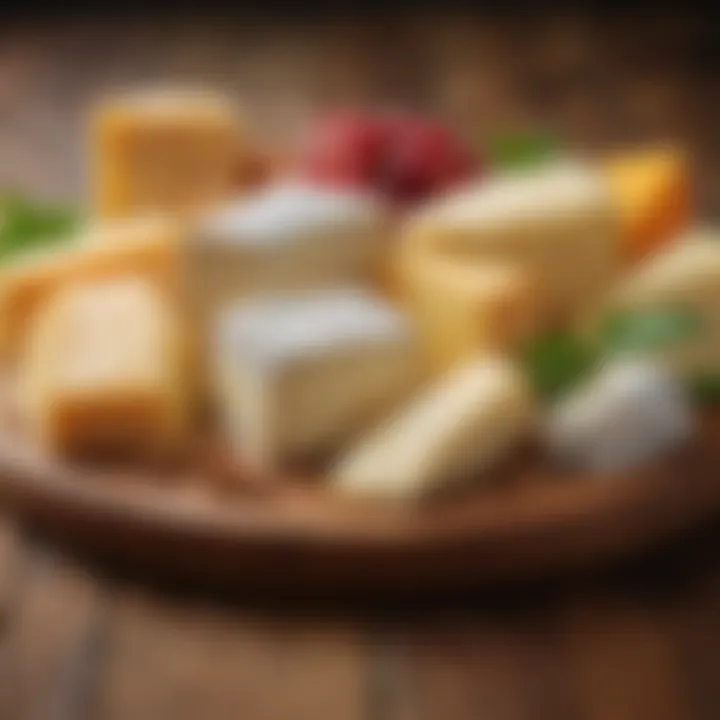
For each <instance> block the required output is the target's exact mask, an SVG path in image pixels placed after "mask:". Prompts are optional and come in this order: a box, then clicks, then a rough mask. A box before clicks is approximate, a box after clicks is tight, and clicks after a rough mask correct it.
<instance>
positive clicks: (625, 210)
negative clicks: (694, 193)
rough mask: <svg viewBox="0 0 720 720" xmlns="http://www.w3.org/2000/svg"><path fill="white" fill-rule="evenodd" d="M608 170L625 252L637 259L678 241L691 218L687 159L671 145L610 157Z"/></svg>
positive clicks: (605, 167)
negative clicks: (675, 240) (676, 239)
mask: <svg viewBox="0 0 720 720" xmlns="http://www.w3.org/2000/svg"><path fill="white" fill-rule="evenodd" d="M604 169H605V173H606V176H607V178H608V180H609V185H610V188H611V191H612V193H613V195H614V197H615V200H616V202H617V205H618V208H619V212H620V220H621V228H622V230H621V232H622V237H623V248H624V253H625V256H626V257H627V258H628V259H630V260H632V261H634V260H637V259H638V258H640V257H642V256H644V255H646V254H647V253H649V252H651V251H653V250H655V249H657V248H658V247H660V246H661V245H663V244H665V243H667V242H669V241H671V240H673V239H674V238H675V237H677V236H678V234H679V233H680V231H681V230H682V229H683V228H684V227H685V226H686V225H687V224H688V222H689V219H690V197H689V196H690V190H689V173H688V168H687V159H686V157H685V155H684V154H683V152H682V151H681V150H679V149H677V148H672V147H658V148H646V149H642V150H635V151H630V152H627V153H623V154H619V155H616V156H614V157H611V158H609V159H608V160H607V161H606V162H605V164H604Z"/></svg>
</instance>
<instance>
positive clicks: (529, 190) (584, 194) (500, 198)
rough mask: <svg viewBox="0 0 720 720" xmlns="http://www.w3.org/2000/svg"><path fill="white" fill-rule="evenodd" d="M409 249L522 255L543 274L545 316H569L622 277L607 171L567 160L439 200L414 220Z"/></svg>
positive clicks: (481, 257)
mask: <svg viewBox="0 0 720 720" xmlns="http://www.w3.org/2000/svg"><path fill="white" fill-rule="evenodd" d="M403 252H404V253H418V252H419V253H443V254H449V255H451V256H453V257H456V258H458V259H461V260H462V261H463V262H465V263H480V262H486V261H490V260H492V261H498V260H500V261H510V262H517V263H520V264H521V265H522V267H524V268H526V269H527V270H528V271H530V273H531V274H532V275H533V276H534V277H535V278H536V280H537V283H538V293H537V297H536V303H537V308H538V311H539V312H540V314H541V317H542V318H544V319H546V320H547V321H555V320H565V319H567V318H568V317H570V316H572V315H573V314H574V313H575V312H577V311H578V310H579V309H580V308H581V307H582V306H584V305H586V304H588V303H589V302H591V301H592V300H593V299H597V297H598V295H599V294H600V293H602V292H603V291H604V290H606V288H607V286H608V285H609V284H610V282H611V281H612V280H613V278H614V277H615V275H616V272H617V270H618V268H619V265H620V260H621V247H620V239H619V220H618V215H617V211H616V207H615V204H614V203H613V200H612V198H611V195H610V192H609V189H608V187H607V185H606V183H605V182H604V179H603V177H602V176H601V175H600V173H599V172H597V171H596V170H594V169H592V168H590V167H586V166H585V165H583V164H581V163H578V162H572V161H562V162H556V163H553V164H550V165H548V166H542V167H538V168H535V169H533V170H529V171H526V172H524V173H520V174H513V173H509V174H507V175H500V176H498V177H495V178H490V179H488V180H484V181H483V182H482V183H479V184H478V185H477V186H472V187H469V188H466V189H464V190H462V191H460V192H458V193H456V194H454V195H451V196H449V197H446V198H443V199H440V200H438V201H437V202H436V203H431V204H430V205H429V206H428V207H426V208H425V209H423V210H421V211H420V212H419V214H418V215H416V216H415V217H414V218H412V219H411V220H410V222H409V224H408V227H407V229H406V233H405V237H404V239H403Z"/></svg>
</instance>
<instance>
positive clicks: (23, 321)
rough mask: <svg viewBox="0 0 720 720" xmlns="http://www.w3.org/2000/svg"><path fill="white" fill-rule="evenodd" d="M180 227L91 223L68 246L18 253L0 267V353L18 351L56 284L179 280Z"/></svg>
mask: <svg viewBox="0 0 720 720" xmlns="http://www.w3.org/2000/svg"><path fill="white" fill-rule="evenodd" d="M181 231H182V228H181V225H180V223H179V222H176V221H174V220H171V219H168V218H164V217H160V216H148V217H144V218H134V219H127V220H117V221H104V222H100V223H97V224H93V225H91V226H90V227H89V228H87V229H86V230H84V231H83V232H82V233H81V234H80V235H79V236H78V237H77V238H76V240H75V242H74V243H72V244H70V245H68V246H64V247H61V246H55V247H53V248H51V249H43V250H42V251H40V252H37V253H33V254H31V255H27V256H24V257H22V258H21V259H20V260H18V261H17V262H15V263H14V264H12V265H9V266H7V267H5V268H3V269H2V271H0V353H2V355H3V356H5V357H12V356H14V355H16V353H17V350H18V348H19V347H20V346H21V343H22V339H23V337H24V333H25V329H26V327H27V324H28V321H29V319H30V318H31V317H32V315H33V313H34V312H35V309H36V308H37V307H38V305H39V304H40V303H41V302H42V300H43V299H44V298H46V297H47V296H48V295H49V294H50V293H51V292H53V291H55V290H57V289H58V288H59V287H61V286H63V285H65V284H68V283H75V282H80V281H89V280H95V279H101V278H110V277H118V276H123V275H138V276H143V277H147V278H150V279H152V280H153V281H155V282H157V284H158V286H160V287H164V288H166V289H167V290H168V291H171V290H174V288H175V285H176V282H177V268H176V267H175V265H176V254H177V250H178V248H179V245H180V236H181Z"/></svg>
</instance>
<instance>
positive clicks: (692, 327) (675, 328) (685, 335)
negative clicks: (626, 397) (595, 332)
mask: <svg viewBox="0 0 720 720" xmlns="http://www.w3.org/2000/svg"><path fill="white" fill-rule="evenodd" d="M702 330H703V322H702V318H701V316H700V315H699V314H698V313H697V312H695V311H693V310H691V309H690V308H685V307H676V308H664V309H654V310H642V311H633V312H622V313H616V314H614V315H611V316H610V317H608V318H607V319H606V320H605V322H604V323H603V324H602V326H601V327H600V331H599V344H600V345H601V346H602V348H603V350H605V351H606V352H607V353H609V354H614V355H617V354H622V353H636V352H640V353H642V352H655V351H658V350H663V349H666V348H669V347H672V346H673V345H678V344H680V343H682V342H685V341H687V340H689V339H692V338H693V337H696V336H697V335H698V334H699V333H700V332H701V331H702Z"/></svg>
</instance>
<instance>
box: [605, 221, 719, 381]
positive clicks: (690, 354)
mask: <svg viewBox="0 0 720 720" xmlns="http://www.w3.org/2000/svg"><path fill="white" fill-rule="evenodd" d="M676 308H688V309H690V310H691V311H693V312H695V313H697V314H698V316H699V318H700V320H701V326H702V327H701V328H700V329H699V332H698V333H697V334H695V335H693V336H692V337H690V338H688V339H687V340H686V341H683V342H680V343H677V344H674V345H672V346H669V347H667V348H664V349H663V350H662V352H661V353H660V355H659V356H658V357H660V358H661V359H664V360H666V361H667V362H668V363H670V365H671V366H672V367H674V368H675V369H678V370H680V371H684V372H688V373H690V374H693V373H698V372H701V373H702V372H713V373H715V372H718V370H720V231H719V230H716V229H710V228H705V229H696V230H694V231H691V232H689V233H688V234H686V235H685V236H684V237H682V238H680V239H679V240H678V241H677V242H675V243H673V244H672V245H669V246H667V247H666V248H664V249H663V250H662V251H660V252H658V253H657V254H655V255H653V256H651V257H649V258H648V259H647V260H645V261H644V263H643V264H642V265H640V266H639V267H638V268H637V270H636V271H635V272H633V273H632V274H631V275H629V276H628V277H627V278H626V279H624V280H623V281H622V282H621V283H619V284H618V286H617V287H615V288H614V289H613V290H612V292H610V294H609V295H608V297H607V298H606V299H605V301H604V302H602V303H600V305H599V308H598V309H596V311H595V313H594V316H595V321H596V322H598V323H599V322H602V319H603V317H604V316H607V315H608V314H611V313H615V312H619V311H628V310H629V311H643V310H662V309H668V310H673V309H676Z"/></svg>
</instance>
